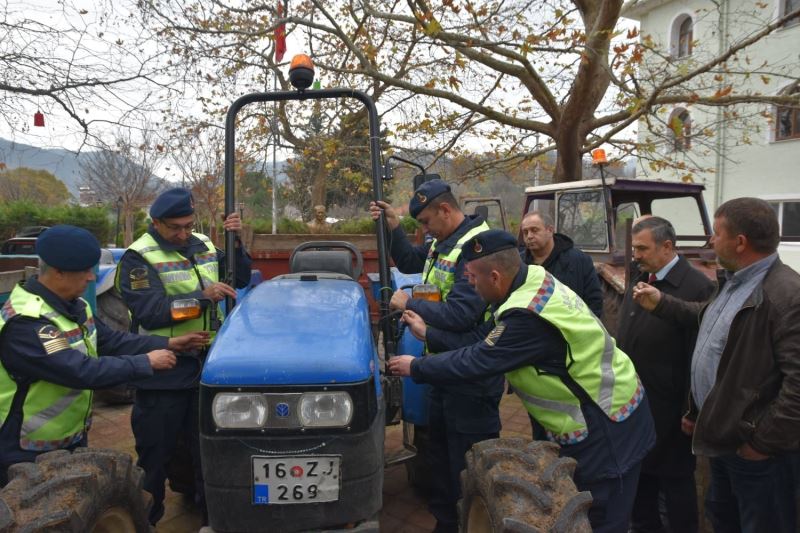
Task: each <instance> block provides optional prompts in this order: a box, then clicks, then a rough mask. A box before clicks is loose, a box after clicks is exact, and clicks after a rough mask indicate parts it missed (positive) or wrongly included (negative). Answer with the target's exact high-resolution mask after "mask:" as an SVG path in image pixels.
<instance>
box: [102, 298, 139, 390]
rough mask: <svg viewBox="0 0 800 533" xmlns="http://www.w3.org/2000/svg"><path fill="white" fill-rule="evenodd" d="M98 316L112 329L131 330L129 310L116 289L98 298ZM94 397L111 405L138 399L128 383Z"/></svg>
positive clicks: (133, 388)
mask: <svg viewBox="0 0 800 533" xmlns="http://www.w3.org/2000/svg"><path fill="white" fill-rule="evenodd" d="M97 315H98V316H99V317H100V320H102V321H103V322H104V323H105V324H106V325H107V326H109V327H110V328H111V329H115V330H117V331H128V330H129V328H130V317H129V316H128V308H127V307H126V306H125V302H123V301H122V297H121V296H120V295H119V293H118V292H117V290H116V289H113V288H112V289H109V290H107V291H106V292H104V293H103V294H101V295H99V296H98V297H97ZM94 397H95V399H97V400H100V401H102V402H105V403H107V404H110V405H117V404H128V403H133V400H134V399H135V398H136V388H135V387H133V386H131V385H128V384H127V383H121V384H119V385H116V386H114V387H110V388H108V389H99V390H97V391H95V393H94Z"/></svg>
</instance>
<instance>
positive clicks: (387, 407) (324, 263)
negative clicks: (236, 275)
mask: <svg viewBox="0 0 800 533" xmlns="http://www.w3.org/2000/svg"><path fill="white" fill-rule="evenodd" d="M302 57H304V58H305V59H302ZM302 57H301V59H300V61H298V58H297V57H295V59H293V60H292V68H291V70H290V73H289V78H290V81H291V82H292V84H293V85H294V86H295V87H296V88H297V89H298V90H297V91H280V92H271V93H253V94H249V95H246V96H243V97H241V98H239V99H238V100H236V101H235V102H234V103H233V104H232V105H231V107H230V109H229V110H228V115H227V119H226V124H225V210H226V212H232V211H233V210H234V209H235V206H236V203H235V199H234V190H235V187H234V175H235V172H234V170H235V169H234V154H235V124H236V120H237V114H238V113H239V112H240V111H241V110H242V109H243V108H244V107H245V106H247V105H248V104H253V103H263V102H281V101H289V100H299V101H303V100H319V99H331V98H353V99H355V100H357V101H359V102H361V103H362V104H363V106H364V108H365V109H366V111H367V116H368V119H369V143H370V167H371V173H372V186H373V199H374V200H376V201H377V200H381V199H382V185H381V183H382V179H381V178H382V173H381V165H380V155H379V144H378V139H379V129H378V118H377V117H378V115H377V111H376V109H375V104H374V103H373V101H372V100H371V99H370V97H369V96H367V95H366V94H365V93H362V92H360V91H356V90H352V89H325V90H307V89H308V87H310V86H311V83H312V81H313V65H312V64H311V61H310V59H308V58H307V56H302ZM386 174H387V175H388V174H389V173H388V172H386ZM383 177H384V178H387V177H388V176H383ZM425 177H426V176H425V175H424V169H423V176H422V178H421V179H425ZM375 229H376V239H377V248H378V272H377V273H376V275H374V276H372V282H373V283H372V289H373V290H372V294H373V295H374V296H373V298H374V299H375V300H376V301H377V303H378V307H379V319H378V328H377V329H378V330H379V332H377V333H376V332H375V329H374V328H373V324H371V322H370V313H369V304H368V297H367V293H366V292H365V290H364V289H363V288H362V286H361V285H360V284H359V283H358V279H359V277H360V275H361V271H362V269H363V265H364V261H363V257H362V254H361V253H360V252H359V250H358V249H357V248H356V247H355V246H353V245H352V244H351V243H348V242H344V241H319V242H307V243H303V244H300V245H299V246H297V248H295V250H294V252H293V254H292V256H291V258H290V263H291V264H290V273H288V274H284V275H279V276H276V277H274V278H272V279H270V280H267V281H264V282H262V283H260V284H258V285H256V286H255V287H254V288H252V289H251V290H250V291H249V292H248V293H247V295H246V296H244V297H243V298H242V299H241V301H240V302H238V304H237V305H236V306H235V307H233V302H232V301H230V300H229V301H227V302H226V308H227V309H232V312H230V314H229V315H228V316H227V318H226V320H225V321H224V323H223V325H222V327H221V329H220V330H219V332H218V334H217V335H216V338H215V341H214V344H213V346H212V347H211V350H210V352H209V354H208V358H207V359H206V363H205V366H204V369H203V374H202V377H201V383H200V411H201V413H200V448H201V454H202V463H203V475H204V478H205V495H206V501H207V505H208V519H209V526H210V527H209V529H211V530H212V531H220V532H222V531H226V532H233V531H235V532H256V531H257V532H262V531H270V532H273V531H274V532H281V533H283V532H293V531H308V530H314V531H320V530H325V531H332V530H338V529H348V530H349V531H375V532H377V531H379V523H378V514H379V511H380V509H381V507H382V503H383V502H382V489H383V470H384V467H385V465H387V464H392V463H397V462H399V461H402V460H407V459H416V461H415V462H410V463H409V474H410V478H411V479H410V481H411V482H412V484H424V483H425V480H424V479H421V477H422V473H423V472H424V471H425V463H424V461H420V460H419V459H420V457H419V455H418V456H417V457H414V453H413V452H415V451H420V450H418V449H416V448H420V447H423V446H424V443H425V441H426V438H425V436H426V435H425V434H426V432H425V431H424V428H425V424H426V423H427V404H426V400H425V398H426V388H425V386H421V385H417V384H414V383H413V382H410V381H406V382H403V381H402V380H401V379H399V378H397V377H392V376H386V375H385V374H384V373H383V368H384V361H385V359H388V358H390V357H392V356H394V355H395V354H397V353H404V354H412V355H417V356H421V355H422V351H423V350H422V348H423V346H422V343H421V342H419V341H418V340H416V339H414V338H413V337H412V336H411V335H410V333H409V332H405V333H402V332H400V331H399V330H400V328H399V327H398V324H397V320H396V319H397V317H396V316H393V315H392V313H390V310H389V300H390V297H391V294H392V293H393V292H394V291H395V290H397V289H398V288H411V287H413V286H415V284H417V283H419V275H411V276H408V275H403V274H400V273H399V272H397V271H396V270H395V269H390V268H389V254H388V246H387V232H386V222H385V220H384V219H383V217H381V218H380V219H379V220H378V221H377V223H376V228H375ZM225 245H226V249H227V250H229V251H230V250H232V249H233V247H234V245H235V236H234V235H233V234H232V233H230V234H226V242H225ZM226 257H227V262H228V263H227V269H226V270H227V272H229V273H232V272H235V271H236V268H235V263H234V262H235V257H236V255H235V254H234V253H228V254H227V256H226ZM379 341H380V342H379ZM401 413H402V415H401ZM401 416H402V419H403V423H404V424H405V426H404V432H403V433H404V443H405V444H406V446H407V448H408V449H409V451H410V452H411V453H407V454H405V455H404V456H402V457H394V458H388V459H387V458H386V457H385V454H384V427H385V425H386V424H391V423H397V422H400V420H401ZM411 429H414V430H415V431H409V430H411ZM412 433H413V435H412ZM422 455H424V454H422ZM574 466H575V463H574V461H573V460H572V459H566V458H559V456H558V446H557V445H555V444H552V443H548V442H535V443H530V442H529V441H526V440H524V439H494V440H490V441H484V442H482V443H479V444H478V445H476V446H474V447H473V448H472V449H471V450H470V451H469V453H468V454H467V469H466V470H465V471H464V472H462V486H463V491H464V494H463V500H462V501H461V503H460V512H461V518H460V520H461V524H462V528H463V530H464V531H466V532H468V533H478V532H497V533H500V532H506V531H528V530H533V529H531V528H530V527H529V525H531V524H534V525H536V527H537V528H539V526H541V529H537V530H542V531H571V532H573V531H575V532H584V531H586V532H588V531H589V525H588V521H587V519H586V509H587V508H588V505H589V503H590V502H591V497H590V496H589V495H588V494H587V493H581V494H575V485H574V483H573V482H572V479H571V475H572V472H573V470H574Z"/></svg>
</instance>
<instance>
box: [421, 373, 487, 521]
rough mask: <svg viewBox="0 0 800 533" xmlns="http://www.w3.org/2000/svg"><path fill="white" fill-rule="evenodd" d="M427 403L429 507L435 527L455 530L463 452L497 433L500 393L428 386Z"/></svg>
mask: <svg viewBox="0 0 800 533" xmlns="http://www.w3.org/2000/svg"><path fill="white" fill-rule="evenodd" d="M429 399H430V403H429V405H428V427H429V436H430V448H429V451H430V464H431V468H432V469H433V476H432V478H433V479H432V480H431V484H432V487H431V488H432V490H431V499H430V502H429V509H430V512H431V514H432V515H433V516H435V517H436V521H437V528H438V529H437V531H451V530H452V531H457V530H458V514H457V511H456V504H457V503H458V499H459V498H460V497H461V471H462V470H464V468H465V466H466V465H465V463H466V461H465V459H464V455H465V454H466V453H467V451H469V449H470V448H471V447H472V445H473V444H475V443H476V442H481V441H484V440H487V439H496V438H498V437H499V436H500V427H499V426H500V414H499V409H498V404H499V403H500V396H469V395H466V394H458V393H454V392H450V391H448V390H445V389H443V388H441V387H431V391H430V395H429Z"/></svg>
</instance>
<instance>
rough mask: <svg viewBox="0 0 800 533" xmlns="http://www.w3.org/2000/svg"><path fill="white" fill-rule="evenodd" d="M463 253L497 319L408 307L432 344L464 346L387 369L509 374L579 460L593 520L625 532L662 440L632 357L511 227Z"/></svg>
mask: <svg viewBox="0 0 800 533" xmlns="http://www.w3.org/2000/svg"><path fill="white" fill-rule="evenodd" d="M462 256H463V258H464V260H465V261H467V274H468V276H469V278H470V282H471V283H472V285H473V286H474V287H475V290H476V291H477V292H478V294H480V295H481V297H482V298H483V299H484V300H486V301H487V302H489V303H490V304H491V305H492V312H493V320H490V321H488V322H487V323H485V324H484V325H482V326H481V327H479V328H478V329H476V330H474V331H473V332H470V333H469V334H463V333H459V334H458V335H457V336H454V335H453V334H452V333H450V332H446V331H441V330H439V329H437V328H433V327H431V326H430V325H427V326H426V324H425V322H424V321H423V320H422V319H421V318H420V317H419V316H417V315H416V314H415V313H413V312H406V313H405V315H404V317H403V320H405V321H406V322H407V323H408V324H409V326H410V327H411V330H412V332H413V333H414V335H415V336H417V337H418V338H420V339H423V340H426V341H427V343H428V345H429V346H431V347H432V349H434V350H435V349H436V347H437V346H454V345H461V346H464V347H463V348H459V349H457V350H452V351H448V352H444V353H438V354H437V355H436V356H435V357H422V358H414V357H412V356H408V355H401V356H397V357H394V358H392V359H390V360H389V369H390V370H391V371H392V372H393V373H394V374H397V375H400V376H411V377H412V378H413V379H414V380H415V381H418V382H425V383H432V384H437V385H446V384H449V383H457V382H459V381H461V380H472V379H476V378H480V377H484V376H491V375H496V374H497V373H505V377H506V379H507V380H508V381H509V383H510V384H511V385H512V386H513V389H514V392H515V393H516V394H517V395H518V396H519V397H520V399H521V400H522V403H523V405H524V406H525V408H526V409H527V410H528V412H529V413H530V414H531V416H532V417H533V418H534V419H535V420H536V422H537V423H539V424H540V425H541V426H542V427H543V428H544V429H545V430H546V433H547V438H548V440H550V441H553V442H556V443H558V444H560V445H561V454H562V455H563V456H567V457H572V458H574V459H575V460H576V461H577V468H576V470H575V484H576V486H577V487H578V489H579V490H582V491H590V492H591V494H592V498H593V500H594V501H593V503H592V507H591V508H590V510H589V521H590V522H591V525H592V529H593V530H594V531H595V532H596V533H597V532H607V533H624V532H626V531H627V530H628V522H629V519H630V514H631V509H632V507H633V501H634V497H635V495H636V484H637V482H638V479H639V469H640V466H641V461H642V459H643V458H644V456H645V455H646V454H647V452H648V450H650V448H652V447H653V445H654V443H655V430H654V426H653V419H652V416H651V414H650V410H649V407H648V404H647V398H646V396H645V393H644V389H643V387H642V385H641V383H640V382H639V378H638V377H637V375H636V371H635V370H634V366H633V363H632V362H631V360H630V359H629V358H628V356H627V355H625V353H623V352H622V351H621V350H620V349H619V348H617V347H616V345H615V342H614V339H613V338H612V337H611V336H609V335H608V333H607V332H606V331H605V329H604V328H603V326H602V325H601V323H600V321H599V320H598V319H597V317H596V316H595V315H594V314H592V312H591V311H590V310H589V309H588V308H587V307H586V304H585V303H584V302H583V300H581V299H580V298H579V297H578V296H577V295H576V294H575V293H574V292H573V291H572V290H570V289H569V288H568V287H567V286H565V285H563V284H562V283H561V282H559V281H558V280H556V279H555V278H554V277H553V276H552V275H551V274H549V273H547V271H545V270H544V269H543V268H542V267H540V266H537V265H524V264H523V263H522V262H521V260H520V256H519V252H518V251H517V240H516V239H515V238H514V236H513V235H511V234H509V233H507V232H504V231H499V230H490V231H487V232H484V233H481V234H479V235H477V236H475V237H474V238H472V239H470V240H469V241H467V242H466V243H465V244H464V247H463V252H462ZM457 337H461V338H462V339H464V340H461V341H460V342H459V340H458V338H457ZM469 342H474V343H475V344H470V345H468V346H465V343H469Z"/></svg>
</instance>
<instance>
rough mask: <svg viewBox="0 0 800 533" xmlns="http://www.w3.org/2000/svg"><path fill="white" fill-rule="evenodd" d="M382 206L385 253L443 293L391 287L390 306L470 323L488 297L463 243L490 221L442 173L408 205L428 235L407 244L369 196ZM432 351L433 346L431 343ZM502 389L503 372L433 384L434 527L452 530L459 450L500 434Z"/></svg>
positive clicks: (446, 323) (428, 318)
mask: <svg viewBox="0 0 800 533" xmlns="http://www.w3.org/2000/svg"><path fill="white" fill-rule="evenodd" d="M381 209H382V210H383V211H384V214H385V215H386V222H387V225H388V226H389V229H390V230H391V231H392V234H391V243H392V245H391V246H392V247H391V255H392V259H394V262H395V263H396V264H397V267H398V268H399V269H400V271H401V272H405V273H415V272H422V282H423V283H427V284H433V285H435V286H436V287H437V288H438V290H439V293H440V294H441V301H436V302H433V301H427V300H424V299H421V298H409V297H408V294H407V293H406V292H405V291H404V290H398V291H396V292H395V293H394V294H393V295H392V300H391V303H390V305H391V307H392V309H401V310H413V311H414V312H415V313H417V314H418V316H421V317H422V319H423V320H424V321H425V322H426V323H428V324H429V325H431V326H434V327H437V328H441V329H444V330H448V331H451V332H454V333H455V332H462V333H463V332H466V331H469V330H471V329H473V328H475V327H476V326H477V325H478V324H479V323H480V322H481V321H482V320H483V317H484V314H485V311H486V303H485V302H484V301H483V300H482V299H481V297H480V296H479V295H478V294H477V293H476V292H475V290H474V289H473V288H472V287H471V286H470V284H469V282H468V281H467V279H466V277H465V275H464V261H463V260H462V253H461V250H462V245H463V243H464V242H466V241H468V240H469V239H470V238H471V237H473V236H475V235H477V234H479V233H480V232H482V231H487V230H488V229H489V226H488V225H487V224H486V222H485V221H484V220H483V218H482V217H479V216H475V217H467V216H465V215H464V213H463V212H462V211H461V209H460V208H459V207H458V202H457V201H456V199H455V197H454V196H453V194H452V193H451V191H450V186H449V185H448V184H446V183H445V182H444V181H442V180H439V179H434V180H430V181H426V182H424V183H423V184H422V185H420V186H419V188H417V190H416V191H414V196H413V197H412V198H411V202H410V203H409V207H408V210H409V212H410V213H411V216H413V217H414V218H416V219H417V221H419V222H420V223H421V224H422V227H423V230H424V231H425V232H426V233H430V234H431V236H433V238H434V240H433V242H431V243H426V244H424V245H422V246H412V245H411V244H410V243H409V242H408V240H407V239H406V236H405V233H404V232H403V230H402V228H400V219H399V218H398V216H397V213H396V212H395V211H394V209H392V207H391V206H390V205H389V204H387V203H385V202H379V203H378V204H377V205H376V204H375V203H372V204H371V205H370V211H371V214H372V218H374V219H377V218H378V216H379V215H380V211H381ZM432 351H434V352H435V350H432ZM502 394H503V379H502V376H501V375H495V376H484V377H483V378H481V379H471V380H466V379H465V380H461V381H458V382H451V383H449V384H447V385H444V386H439V384H436V386H435V387H432V388H431V392H430V397H429V404H428V413H429V415H428V427H429V431H430V448H429V460H430V462H431V467H432V469H433V473H432V476H431V484H432V487H431V497H430V511H431V514H433V515H434V516H435V517H436V531H437V532H439V533H445V532H450V531H453V532H454V531H457V530H458V516H457V512H456V503H457V502H458V499H459V496H460V494H461V484H460V482H459V475H460V473H461V470H463V469H464V466H465V460H464V454H465V453H466V452H467V451H468V450H469V449H470V448H471V447H472V445H473V444H475V443H476V442H480V441H483V440H486V439H493V438H497V437H498V436H499V435H500V413H499V409H498V405H499V403H500V398H501V397H502Z"/></svg>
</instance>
